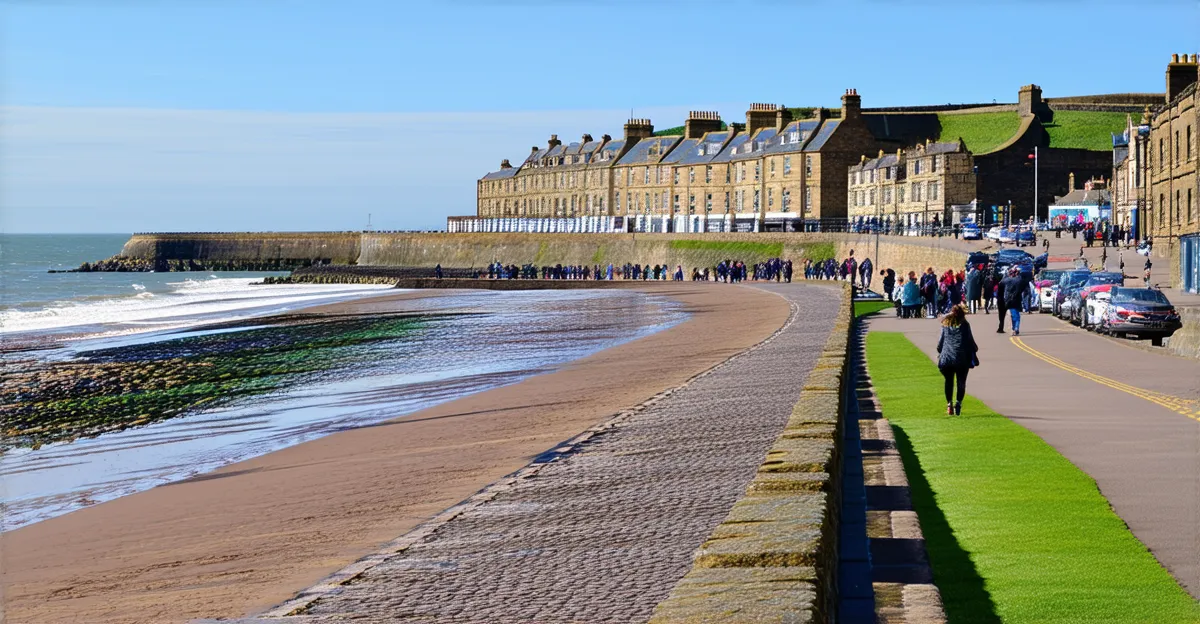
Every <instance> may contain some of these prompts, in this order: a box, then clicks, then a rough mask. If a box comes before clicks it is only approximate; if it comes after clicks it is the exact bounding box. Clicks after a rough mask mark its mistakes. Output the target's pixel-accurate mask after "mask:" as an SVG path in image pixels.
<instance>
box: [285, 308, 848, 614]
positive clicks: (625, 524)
mask: <svg viewBox="0 0 1200 624" xmlns="http://www.w3.org/2000/svg"><path fill="white" fill-rule="evenodd" d="M759 287H761V288H767V289H770V290H772V291H775V292H777V293H779V294H781V295H783V296H784V297H786V298H788V299H789V300H790V301H791V302H792V305H793V318H792V322H791V323H790V324H789V325H788V326H787V328H786V329H784V330H783V331H781V332H780V333H779V334H777V335H776V336H775V337H774V338H773V339H771V340H770V341H769V342H767V343H765V344H763V345H761V346H760V347H759V348H757V349H755V350H752V351H750V352H747V353H744V354H743V355H741V356H740V357H737V358H735V359H733V360H732V361H729V362H727V363H725V364H724V365H722V366H720V367H718V368H717V369H715V370H713V371H712V372H711V373H710V374H708V375H705V376H702V377H699V378H697V379H695V380H693V381H692V382H691V383H690V384H689V385H687V386H686V387H684V388H682V389H680V390H678V391H676V392H674V393H673V394H671V395H669V396H667V397H666V398H664V399H663V400H661V401H660V402H658V403H656V404H654V405H653V406H650V407H648V408H647V409H645V410H644V411H642V412H640V413H637V414H636V415H634V416H633V417H631V418H629V419H628V420H626V421H624V422H623V423H622V424H621V425H619V426H617V427H614V428H613V429H611V430H609V432H607V433H605V434H603V435H598V436H595V437H593V438H591V439H590V440H588V441H587V442H585V443H583V444H582V445H581V446H580V447H579V448H578V449H577V450H576V451H575V452H574V453H571V454H569V455H567V456H565V457H563V458H561V459H559V460H558V461H556V462H553V463H551V464H548V465H546V466H545V467H544V468H542V469H541V470H540V471H539V472H537V473H536V475H535V476H533V477H532V478H529V479H526V480H523V481H520V482H518V483H517V484H516V486H515V487H514V488H513V489H511V490H509V491H507V492H505V493H503V494H501V495H499V496H497V497H496V498H495V499H493V500H492V501H490V502H487V503H484V504H482V505H480V506H478V507H476V508H474V509H471V510H469V511H467V512H466V513H464V514H462V515H460V516H458V517H456V518H454V519H453V520H451V521H449V522H448V523H446V524H445V525H443V526H441V527H440V528H438V529H437V531H436V532H434V533H433V534H432V535H430V536H429V537H427V538H426V539H425V540H424V541H422V542H420V543H417V544H415V545H413V546H411V547H409V548H408V549H407V550H405V551H403V552H400V553H398V554H396V555H394V556H392V557H391V558H389V559H387V560H386V561H384V562H382V563H380V564H378V565H376V566H375V567H373V568H371V569H370V570H368V571H367V572H365V573H364V574H363V575H362V576H360V577H359V578H357V579H355V580H354V581H353V582H352V583H350V584H348V585H346V586H345V587H343V588H342V590H341V591H340V592H338V593H337V594H335V595H331V596H326V597H323V598H321V599H320V600H318V601H317V602H315V603H313V604H312V605H310V606H309V608H308V609H307V610H305V611H304V615H305V616H306V617H297V618H295V619H296V620H297V622H301V621H322V622H323V621H339V620H343V619H352V618H353V621H358V618H361V619H362V621H417V622H534V621H536V622H546V623H552V622H622V623H626V622H644V621H646V620H648V619H649V617H650V613H651V611H652V610H653V609H654V606H655V605H656V604H658V603H659V602H660V601H662V600H663V599H664V598H666V596H667V594H668V593H669V592H670V590H671V588H672V587H673V586H674V585H675V583H676V582H677V581H678V580H679V579H680V578H682V577H683V575H684V574H685V573H686V572H687V571H688V569H689V568H690V565H691V557H692V553H693V552H694V551H695V550H696V548H697V547H698V546H699V545H700V543H701V542H702V541H703V540H704V539H705V537H707V536H708V534H709V533H710V532H711V531H712V529H713V527H715V526H716V525H717V524H718V523H719V522H720V521H721V520H722V519H723V518H724V516H725V515H726V514H727V513H728V511H729V508H730V507H731V506H732V505H733V503H734V502H735V501H736V500H737V499H738V497H739V496H740V495H741V494H742V491H743V490H744V488H745V486H746V484H747V483H748V482H749V480H750V479H751V478H752V476H753V475H754V472H755V469H756V467H757V466H758V464H759V463H760V462H761V461H762V458H763V456H764V455H765V453H766V450H767V448H768V446H769V445H770V443H771V442H772V441H773V440H774V439H775V437H776V436H777V435H778V433H779V432H780V430H781V429H782V428H783V425H784V423H785V422H786V420H787V418H788V416H789V415H790V413H791V409H792V406H793V404H794V403H795V402H796V400H797V397H798V396H799V392H800V385H801V384H802V382H803V380H804V379H805V378H806V376H807V375H808V372H809V370H810V368H811V367H812V365H813V363H814V362H815V360H816V357H817V355H818V354H819V352H820V349H821V347H822V345H823V344H824V343H825V340H826V337H827V336H828V333H829V330H830V327H831V325H832V322H833V316H834V314H836V312H837V310H838V300H837V295H838V291H835V290H832V289H828V288H822V287H818V286H804V285H799V284H793V285H787V284H769V285H762V286H759ZM731 296H736V295H734V291H733V290H732V289H731ZM729 331H736V327H730V328H729ZM696 339H697V340H703V339H704V337H703V336H697V337H696ZM647 374H653V371H647ZM598 381H599V380H598ZM287 619H288V618H284V621H287Z"/></svg>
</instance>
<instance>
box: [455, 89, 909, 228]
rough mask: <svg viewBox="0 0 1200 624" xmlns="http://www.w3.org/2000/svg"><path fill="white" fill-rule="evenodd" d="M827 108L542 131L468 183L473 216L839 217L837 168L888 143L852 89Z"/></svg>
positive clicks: (678, 220)
mask: <svg viewBox="0 0 1200 624" xmlns="http://www.w3.org/2000/svg"><path fill="white" fill-rule="evenodd" d="M835 112H836V113H838V114H837V115H836V116H835V114H834V113H832V112H830V111H828V110H826V109H822V108H818V109H814V110H813V114H812V116H811V117H806V118H805V119H793V113H792V109H788V108H786V107H784V106H782V105H775V104H752V105H751V106H750V110H748V111H747V112H746V123H745V125H744V126H741V127H739V126H738V124H734V125H732V126H726V125H725V124H724V123H723V122H722V121H721V118H720V116H719V115H718V114H717V113H715V112H710V111H693V112H692V113H690V114H689V115H688V120H687V123H686V124H685V126H684V133H683V135H682V136H680V135H670V136H655V134H654V126H653V125H652V124H651V122H650V120H648V119H631V120H629V123H627V124H625V134H624V137H622V138H621V139H619V140H613V139H611V138H610V137H608V136H607V135H606V136H604V137H603V138H602V139H601V140H599V141H595V140H592V138H591V137H590V136H588V135H585V136H584V137H583V139H582V140H581V141H580V142H578V143H571V144H570V145H563V144H562V142H561V141H559V140H558V137H557V136H551V138H550V140H549V141H548V142H547V145H546V147H545V148H537V147H534V148H532V149H531V152H530V155H529V157H528V158H526V160H525V161H524V163H522V164H521V166H520V167H516V168H513V167H511V166H510V165H508V164H505V165H502V167H501V169H500V170H499V171H495V172H492V173H489V174H487V175H485V176H484V177H483V178H481V179H480V180H479V183H478V194H477V199H478V201H477V207H476V215H477V216H478V217H481V218H490V219H497V218H499V219H572V218H580V217H593V216H595V217H600V216H604V217H623V218H624V219H625V221H624V223H625V224H626V227H628V228H629V229H630V231H698V230H708V231H730V230H743V231H759V230H768V229H773V230H798V229H803V228H804V227H805V226H804V222H805V221H806V220H807V221H811V222H813V223H815V222H817V221H820V220H838V221H844V220H845V217H846V203H845V200H846V181H845V178H844V176H843V174H842V173H841V172H843V171H845V168H846V167H847V166H849V165H850V164H852V163H854V162H856V161H857V159H858V155H859V154H861V153H862V152H863V151H864V150H868V151H869V150H874V149H876V148H878V147H881V146H884V145H887V146H889V147H890V146H891V144H890V143H887V142H886V141H884V140H881V139H879V138H877V137H876V136H875V134H873V133H872V131H871V129H870V127H869V126H868V124H867V123H866V121H865V120H864V118H863V114H862V108H861V99H860V97H859V95H858V93H857V92H856V91H854V90H853V89H851V90H847V91H846V94H845V95H843V97H842V108H841V110H840V111H835ZM506 227H507V226H506ZM812 227H813V228H815V227H816V226H815V225H813V226H812Z"/></svg>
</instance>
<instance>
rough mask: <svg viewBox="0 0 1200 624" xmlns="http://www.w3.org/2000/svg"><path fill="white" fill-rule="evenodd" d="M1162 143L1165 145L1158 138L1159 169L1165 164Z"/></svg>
mask: <svg viewBox="0 0 1200 624" xmlns="http://www.w3.org/2000/svg"><path fill="white" fill-rule="evenodd" d="M1164 145H1165V143H1163V140H1162V139H1159V140H1158V168H1159V169H1162V168H1163V166H1165V165H1166V161H1165V160H1164V158H1165V156H1166V155H1167V153H1166V151H1165V150H1166V148H1165V147H1164ZM1159 209H1160V210H1161V209H1162V208H1161V206H1160V208H1159Z"/></svg>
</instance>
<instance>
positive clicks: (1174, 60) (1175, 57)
mask: <svg viewBox="0 0 1200 624" xmlns="http://www.w3.org/2000/svg"><path fill="white" fill-rule="evenodd" d="M1171 62H1172V63H1178V62H1179V55H1178V54H1172V55H1171Z"/></svg>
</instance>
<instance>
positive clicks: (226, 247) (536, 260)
mask: <svg viewBox="0 0 1200 624" xmlns="http://www.w3.org/2000/svg"><path fill="white" fill-rule="evenodd" d="M982 246H983V245H981V244H980V243H977V242H968V241H960V240H955V239H953V238H940V239H938V238H914V237H903V236H882V237H880V244H879V254H878V256H879V257H875V256H876V254H875V238H874V236H871V235H865V234H864V235H857V234H834V233H811V234H809V233H744V234H732V233H731V234H444V233H370V232H368V233H357V232H328V233H321V232H317V233H304V232H295V233H276V232H269V233H253V232H247V233H222V234H205V233H187V234H183V233H180V234H138V235H135V236H134V237H133V238H131V239H130V240H129V242H127V243H126V244H125V247H124V249H123V250H122V252H121V255H123V256H127V257H130V258H136V259H142V260H148V261H152V262H154V263H164V262H165V263H172V264H174V263H177V262H179V261H184V262H188V261H192V262H196V263H199V264H201V265H224V264H230V263H239V262H241V263H248V264H255V263H278V265H279V266H302V265H306V264H332V265H370V266H392V267H427V268H432V267H433V266H435V265H437V264H441V265H442V267H443V268H445V269H451V268H455V269H470V268H477V267H485V266H487V264H489V263H491V262H494V261H499V262H502V263H505V264H516V265H523V264H535V265H538V266H544V265H554V264H586V265H595V264H608V263H613V264H617V265H620V264H624V263H626V262H629V263H638V264H643V265H645V264H650V265H655V264H666V265H669V266H672V267H673V266H676V265H682V266H684V267H685V268H686V269H688V270H689V271H690V269H691V268H692V267H705V266H709V267H712V266H716V264H717V263H718V262H720V261H721V260H727V259H738V260H742V261H744V262H747V263H753V262H758V261H761V260H765V259H767V258H773V257H780V256H782V257H785V258H791V259H792V260H793V261H794V262H796V263H800V262H802V261H803V259H804V258H816V259H820V258H827V257H830V256H835V257H838V258H845V257H846V256H847V255H849V252H850V250H851V249H853V250H855V256H856V257H858V258H863V257H872V259H873V261H874V263H875V266H876V267H878V268H883V267H885V266H891V267H893V268H896V269H897V270H898V271H900V270H904V271H907V270H916V269H918V268H924V267H926V266H934V267H938V268H950V267H953V268H959V267H961V266H962V264H963V261H964V259H965V254H966V253H967V252H968V251H970V250H973V249H979V248H981V247H982ZM797 269H798V270H799V266H797Z"/></svg>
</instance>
